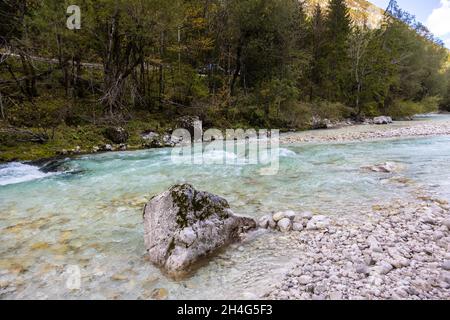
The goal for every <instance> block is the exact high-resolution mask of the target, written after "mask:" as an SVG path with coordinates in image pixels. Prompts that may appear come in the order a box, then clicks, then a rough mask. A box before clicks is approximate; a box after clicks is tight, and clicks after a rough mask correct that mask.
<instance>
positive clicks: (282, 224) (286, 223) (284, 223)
mask: <svg viewBox="0 0 450 320" xmlns="http://www.w3.org/2000/svg"><path fill="white" fill-rule="evenodd" d="M291 227H292V222H291V220H290V219H289V218H283V219H281V220H280V221H278V228H280V231H281V232H289V231H290V230H291Z"/></svg>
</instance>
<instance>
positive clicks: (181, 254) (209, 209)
mask: <svg viewBox="0 0 450 320" xmlns="http://www.w3.org/2000/svg"><path fill="white" fill-rule="evenodd" d="M254 228H256V222H255V221H254V220H253V219H251V218H246V217H240V216H237V215H235V214H234V213H233V212H232V211H231V209H230V206H229V205H228V202H227V201H226V200H225V199H223V198H221V197H219V196H216V195H213V194H211V193H208V192H202V191H197V190H196V189H194V187H192V186H191V185H189V184H184V185H177V186H174V187H172V188H171V189H170V190H168V191H166V192H164V193H162V194H160V195H158V196H156V197H154V198H153V199H151V200H150V202H149V203H148V204H147V205H146V206H145V209H144V230H145V235H144V237H145V246H146V248H147V251H148V253H149V256H150V261H151V262H152V263H153V264H155V265H156V266H158V267H160V268H162V269H163V270H164V271H165V272H166V273H167V274H168V275H169V276H171V277H174V278H180V277H183V276H186V275H188V274H189V273H190V272H192V271H194V269H195V266H198V263H199V262H201V261H202V259H204V258H207V257H209V256H211V255H212V254H214V253H216V252H217V251H218V250H219V249H221V248H224V247H225V246H227V245H229V244H231V243H233V242H237V241H239V240H240V239H241V235H243V234H245V233H246V232H248V231H249V230H251V229H254Z"/></svg>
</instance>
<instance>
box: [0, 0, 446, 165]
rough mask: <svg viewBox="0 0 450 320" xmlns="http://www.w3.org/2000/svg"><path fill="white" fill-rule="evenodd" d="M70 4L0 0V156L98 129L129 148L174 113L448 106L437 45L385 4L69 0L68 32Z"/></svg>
mask: <svg viewBox="0 0 450 320" xmlns="http://www.w3.org/2000/svg"><path fill="white" fill-rule="evenodd" d="M71 4H72V3H70V2H69V1H60V0H46V1H35V0H20V1H19V0H4V1H2V2H1V3H0V17H1V19H0V41H1V49H0V50H1V51H0V119H1V121H0V161H9V160H14V159H16V160H17V159H18V160H28V159H36V158H43V157H51V156H54V155H56V154H57V153H58V152H59V151H61V150H62V149H72V148H75V147H76V146H80V148H81V149H83V150H90V149H91V148H92V147H94V146H97V145H100V144H105V143H110V141H108V139H107V138H105V136H104V129H105V128H107V127H109V126H121V127H124V128H125V129H126V130H128V132H129V136H130V138H129V141H128V144H129V145H130V146H131V147H136V148H138V147H141V146H142V143H143V142H142V140H141V137H140V134H141V133H142V132H146V131H150V130H152V131H156V132H166V131H169V132H170V129H171V128H174V126H175V123H174V119H176V118H177V117H180V116H184V115H195V116H199V117H200V118H201V120H203V122H204V126H205V127H207V128H208V127H217V128H234V127H243V128H247V127H255V128H281V129H286V130H287V129H308V128H311V127H312V126H313V125H314V121H313V120H312V119H329V120H339V119H343V118H353V119H355V120H360V119H364V118H365V117H373V116H377V115H390V116H393V117H394V118H405V117H409V116H411V115H412V114H415V113H420V112H428V111H433V110H437V108H438V106H439V105H440V106H441V107H442V108H443V109H447V110H450V94H449V92H450V88H449V87H450V72H449V71H446V70H448V69H445V68H444V65H445V63H446V62H447V61H448V51H447V50H446V49H445V48H444V47H443V45H442V43H441V42H440V41H438V40H436V39H435V38H434V37H433V35H432V34H431V33H430V32H429V31H428V30H427V29H426V28H425V27H424V26H423V25H422V24H420V23H417V22H416V21H415V20H414V19H413V17H412V16H411V15H409V14H408V13H406V12H404V11H403V10H401V9H400V8H399V7H398V6H397V5H396V3H395V1H392V2H391V6H390V10H389V11H387V13H386V14H383V13H384V11H380V10H379V9H377V8H376V7H374V6H372V5H370V4H369V3H367V2H365V1H356V0H354V1H349V2H348V4H349V5H350V7H351V8H349V7H348V4H347V2H346V1H344V0H330V1H329V5H328V6H326V7H323V6H320V5H311V3H306V4H302V3H301V2H299V1H297V0H225V1H223V0H208V1H203V0H202V1H200V0H173V1H165V0H147V1H143V0H96V1H94V0H80V1H78V5H79V6H80V8H81V18H82V19H81V21H82V25H81V29H80V30H69V29H68V28H67V27H66V20H67V15H66V9H67V7H68V6H69V5H71ZM356 7H358V8H361V9H358V10H359V11H358V10H356V9H355V8H356ZM364 10H366V11H367V16H366V15H364V14H363V13H364ZM355 12H359V13H360V14H356V13H355ZM361 17H362V18H361ZM377 17H378V18H377ZM366 18H367V19H366ZM375 20H377V21H379V22H378V23H374V21H375Z"/></svg>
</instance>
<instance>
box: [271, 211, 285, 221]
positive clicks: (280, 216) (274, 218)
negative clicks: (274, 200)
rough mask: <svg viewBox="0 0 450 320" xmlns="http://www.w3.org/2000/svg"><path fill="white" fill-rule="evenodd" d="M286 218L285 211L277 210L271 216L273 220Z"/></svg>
mask: <svg viewBox="0 0 450 320" xmlns="http://www.w3.org/2000/svg"><path fill="white" fill-rule="evenodd" d="M284 218H286V214H285V212H277V213H275V214H274V215H273V216H272V219H273V221H275V222H278V221H280V220H282V219H284Z"/></svg>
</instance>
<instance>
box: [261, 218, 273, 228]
mask: <svg viewBox="0 0 450 320" xmlns="http://www.w3.org/2000/svg"><path fill="white" fill-rule="evenodd" d="M270 220H272V217H270V216H264V217H262V218H261V219H259V220H258V226H259V227H260V228H263V229H267V228H269V224H270Z"/></svg>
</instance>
